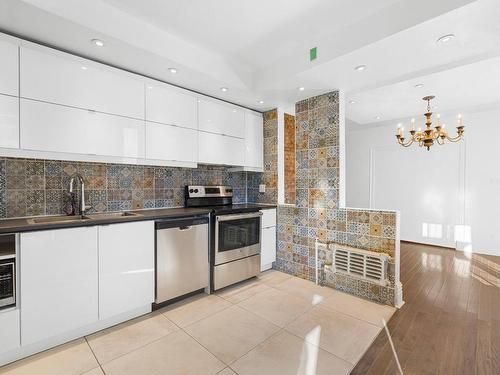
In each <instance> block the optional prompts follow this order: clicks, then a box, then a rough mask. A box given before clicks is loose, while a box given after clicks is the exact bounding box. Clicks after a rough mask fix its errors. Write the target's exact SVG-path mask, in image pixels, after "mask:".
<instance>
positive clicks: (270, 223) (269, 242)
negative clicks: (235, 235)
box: [260, 208, 276, 271]
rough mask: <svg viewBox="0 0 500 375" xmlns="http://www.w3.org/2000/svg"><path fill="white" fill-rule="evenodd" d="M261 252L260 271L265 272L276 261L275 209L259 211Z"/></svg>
mask: <svg viewBox="0 0 500 375" xmlns="http://www.w3.org/2000/svg"><path fill="white" fill-rule="evenodd" d="M261 212H262V221H261V223H262V224H261V230H262V236H261V251H260V270H261V271H265V270H268V269H270V268H272V266H273V262H275V261H276V209H275V208H272V209H266V210H261Z"/></svg>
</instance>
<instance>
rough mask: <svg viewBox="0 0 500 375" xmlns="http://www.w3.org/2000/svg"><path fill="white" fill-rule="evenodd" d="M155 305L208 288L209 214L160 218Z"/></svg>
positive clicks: (157, 233) (157, 230) (157, 237)
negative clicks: (205, 215)
mask: <svg viewBox="0 0 500 375" xmlns="http://www.w3.org/2000/svg"><path fill="white" fill-rule="evenodd" d="M155 227H156V297H155V302H156V305H160V304H164V302H166V301H171V300H173V299H177V298H178V297H181V296H183V295H185V294H189V293H191V292H195V291H198V290H200V289H204V288H208V285H209V277H210V275H209V254H208V248H209V246H208V217H188V218H181V219H172V220H162V221H157V222H156V224H155Z"/></svg>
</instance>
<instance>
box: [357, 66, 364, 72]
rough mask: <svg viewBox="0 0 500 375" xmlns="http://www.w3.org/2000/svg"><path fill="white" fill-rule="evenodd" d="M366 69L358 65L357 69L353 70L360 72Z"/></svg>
mask: <svg viewBox="0 0 500 375" xmlns="http://www.w3.org/2000/svg"><path fill="white" fill-rule="evenodd" d="M365 69H366V65H358V66H357V67H355V68H354V70H356V71H358V72H361V71H363V70H365Z"/></svg>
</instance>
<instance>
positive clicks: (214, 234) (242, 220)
mask: <svg viewBox="0 0 500 375" xmlns="http://www.w3.org/2000/svg"><path fill="white" fill-rule="evenodd" d="M185 205H186V207H209V208H210V209H211V215H210V227H211V229H210V244H211V245H210V291H214V290H218V289H221V288H224V287H226V286H228V285H231V284H234V283H237V282H239V281H242V280H245V279H248V278H251V277H253V276H256V275H258V274H259V273H260V250H261V215H262V214H261V212H260V211H259V207H258V206H257V205H253V204H233V191H232V188H231V187H229V186H187V187H186V198H185Z"/></svg>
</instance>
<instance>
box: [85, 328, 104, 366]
mask: <svg viewBox="0 0 500 375" xmlns="http://www.w3.org/2000/svg"><path fill="white" fill-rule="evenodd" d="M83 338H84V339H85V342H86V343H87V346H88V347H89V349H90V351H91V352H92V355H93V356H94V358H95V360H96V362H97V364H98V365H99V368H100V369H101V371H102V372H103V373H104V374H106V372H105V371H104V369H103V368H102V365H101V362H99V360H98V359H97V356H96V355H95V353H94V350H93V349H92V346H90V343H89V340H87V336H83ZM96 368H97V367H96Z"/></svg>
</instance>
